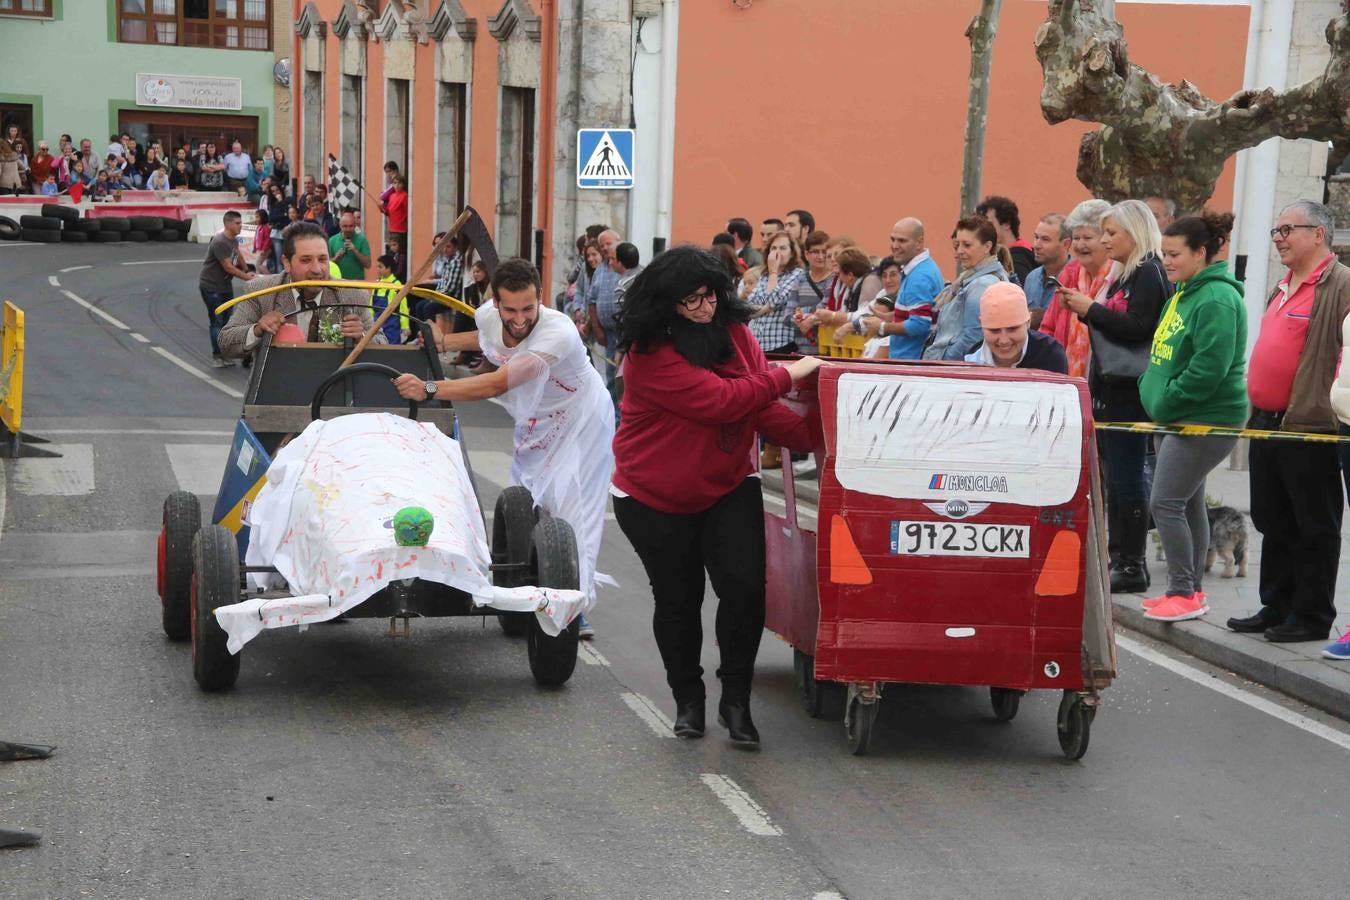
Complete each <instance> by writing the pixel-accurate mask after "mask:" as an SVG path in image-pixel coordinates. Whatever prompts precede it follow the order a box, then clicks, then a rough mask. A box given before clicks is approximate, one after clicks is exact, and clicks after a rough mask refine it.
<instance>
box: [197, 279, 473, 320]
mask: <svg viewBox="0 0 1350 900" xmlns="http://www.w3.org/2000/svg"><path fill="white" fill-rule="evenodd" d="M298 287H318V288H324V287H331V288H337V289H339V290H341V289H343V288H358V289H362V288H364V289H369V290H374V291H382V290H384V289H385V288H387V287H389V283H388V282H387V281H287V282H284V283H282V284H274V285H272V286H271V287H265V288H263V289H262V290H260V291H250V292H249V293H247V294H240V295H239V296H238V297H235V298H234V299H233V300H227V301H226V302H224V303H222V304H220V305H219V306H217V307H216V315H220V314H221V313H223V312H224V311H225V310H227V309H229V308H230V307H232V306H238V305H239V304H240V303H243V302H244V301H245V300H252V299H253V298H254V297H264V296H266V295H268V294H277V293H280V292H281V291H288V290H290V289H291V288H298ZM408 294H409V295H410V296H413V297H427V298H429V299H431V300H435V301H436V302H437V303H439V304H441V305H442V306H448V307H450V308H451V309H453V310H456V311H458V312H462V313H466V314H467V315H470V316H471V315H473V314H474V313H476V312H478V310H476V309H474V308H473V307H472V306H470V305H469V304H467V303H465V302H464V301H463V300H456V299H455V298H454V297H451V296H450V295H449V294H442V293H441V292H440V291H433V290H432V289H431V288H424V287H412V288H409V289H408Z"/></svg>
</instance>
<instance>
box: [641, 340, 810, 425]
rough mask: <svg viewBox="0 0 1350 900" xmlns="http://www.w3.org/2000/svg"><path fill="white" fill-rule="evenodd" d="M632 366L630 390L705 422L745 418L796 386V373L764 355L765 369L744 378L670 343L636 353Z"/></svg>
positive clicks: (678, 412)
mask: <svg viewBox="0 0 1350 900" xmlns="http://www.w3.org/2000/svg"><path fill="white" fill-rule="evenodd" d="M635 364H636V365H635ZM752 365H753V363H752ZM628 366H629V369H628V371H627V373H626V374H625V377H624V382H625V385H624V387H625V390H629V391H633V392H634V393H640V394H641V395H643V396H644V397H646V398H647V399H648V400H649V402H651V403H652V404H653V405H654V406H658V407H660V408H662V409H664V410H666V411H668V412H670V413H673V414H674V415H677V416H680V417H682V418H685V419H688V420H690V421H691V422H698V423H699V424H701V425H726V424H729V423H732V422H739V421H741V420H742V419H745V418H746V417H748V416H751V415H753V414H755V413H756V412H758V411H759V410H760V409H762V408H764V407H765V406H768V405H769V404H770V403H773V401H774V400H775V399H777V398H778V397H781V396H783V395H784V394H786V393H787V392H788V391H790V390H791V389H792V376H791V375H789V374H788V372H787V370H786V369H783V368H774V369H772V370H770V369H768V367H767V366H766V365H765V364H764V357H763V355H761V356H760V360H759V368H760V371H753V370H752V371H751V372H750V373H749V374H747V375H743V376H741V377H739V378H723V377H722V376H720V375H718V374H717V373H716V372H712V371H709V370H708V369H704V368H701V367H699V366H695V365H692V364H691V363H690V362H689V361H688V360H686V359H685V358H684V357H682V356H680V354H679V353H677V352H676V351H675V350H674V349H673V348H671V347H669V346H666V347H661V348H660V349H658V350H656V351H655V352H653V353H644V354H634V355H633V356H631V357H630V358H629V360H628ZM634 375H637V376H638V377H637V378H634V377H633V376H634Z"/></svg>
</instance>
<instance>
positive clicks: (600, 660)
mask: <svg viewBox="0 0 1350 900" xmlns="http://www.w3.org/2000/svg"><path fill="white" fill-rule="evenodd" d="M577 656H578V657H580V658H581V661H582V662H584V663H585V664H586V665H588V666H605V667H608V666H609V660H607V659H605V657H604V656H602V655H601V653H600V651H599V650H597V649H595V648H594V647H592V646H591V645H590V642H589V641H579V642H578V643H577Z"/></svg>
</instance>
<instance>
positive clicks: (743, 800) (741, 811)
mask: <svg viewBox="0 0 1350 900" xmlns="http://www.w3.org/2000/svg"><path fill="white" fill-rule="evenodd" d="M699 780H700V781H702V782H703V783H704V784H706V785H707V786H708V789H709V790H711V791H712V792H713V793H714V794H716V795H717V799H718V800H721V801H722V805H723V806H725V807H726V808H727V809H729V810H731V814H732V815H734V816H735V817H736V818H737V819H739V820H740V823H741V825H742V826H743V827H744V828H745V830H746V831H748V832H750V833H751V834H757V835H760V836H762V837H778V836H781V835H782V834H783V829H781V828H779V827H778V826H777V825H775V824H773V822H771V821H769V816H768V813H766V812H764V809H763V808H762V807H761V806H760V805H759V804H758V803H756V802H755V801H754V800H753V799H751V797H750V795H749V794H747V793H746V792H745V791H743V790H741V786H740V785H738V784H737V783H736V782H734V781H732V780H731V779H730V778H728V777H726V776H725V775H717V774H714V773H712V772H707V773H704V774H702V775H700V776H699Z"/></svg>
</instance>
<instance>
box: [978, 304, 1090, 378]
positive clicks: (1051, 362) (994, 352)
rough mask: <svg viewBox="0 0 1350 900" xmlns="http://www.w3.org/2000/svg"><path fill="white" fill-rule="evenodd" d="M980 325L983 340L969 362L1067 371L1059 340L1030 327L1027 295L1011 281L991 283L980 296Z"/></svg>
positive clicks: (1067, 361) (1066, 359) (1064, 372)
mask: <svg viewBox="0 0 1350 900" xmlns="http://www.w3.org/2000/svg"><path fill="white" fill-rule="evenodd" d="M980 329H981V330H982V331H983V332H984V343H983V344H981V345H980V346H978V347H976V348H975V352H974V353H970V354H967V355H966V362H968V363H974V364H975V365H980V366H997V367H999V368H1003V369H1044V370H1045V371H1047V372H1058V373H1059V374H1061V375H1067V374H1068V372H1069V360H1068V357H1067V356H1065V354H1064V348H1063V347H1061V346H1060V344H1059V341H1057V340H1055V339H1054V338H1053V337H1051V336H1050V335H1048V334H1043V333H1042V332H1039V331H1032V330H1031V310H1030V309H1028V308H1027V295H1026V294H1024V293H1022V289H1021V288H1020V287H1018V286H1017V285H1015V284H1013V283H1012V282H1010V281H1000V282H997V283H995V284H992V285H990V286H989V288H988V289H987V290H985V292H984V294H983V295H982V296H981V297H980Z"/></svg>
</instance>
